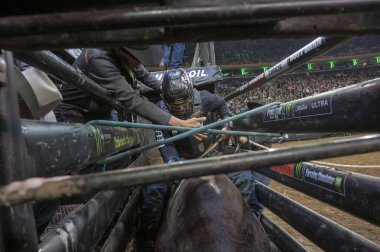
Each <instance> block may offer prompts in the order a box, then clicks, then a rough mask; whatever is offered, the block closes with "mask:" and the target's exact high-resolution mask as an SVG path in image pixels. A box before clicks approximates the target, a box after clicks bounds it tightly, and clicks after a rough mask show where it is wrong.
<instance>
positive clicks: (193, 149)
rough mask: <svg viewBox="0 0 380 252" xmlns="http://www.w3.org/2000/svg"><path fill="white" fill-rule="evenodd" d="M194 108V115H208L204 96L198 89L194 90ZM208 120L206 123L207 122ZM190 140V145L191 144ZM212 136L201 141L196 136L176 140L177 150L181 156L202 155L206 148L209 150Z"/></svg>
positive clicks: (195, 156) (193, 156)
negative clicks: (203, 100)
mask: <svg viewBox="0 0 380 252" xmlns="http://www.w3.org/2000/svg"><path fill="white" fill-rule="evenodd" d="M193 99H194V103H193V104H194V109H193V115H192V117H201V116H207V114H206V113H205V111H204V109H203V106H202V98H201V95H200V93H199V92H198V91H196V90H194V98H193ZM207 121H208V120H207ZM207 121H206V123H207ZM189 142H190V145H189ZM210 142H211V140H210V137H207V138H205V139H202V140H200V141H198V140H196V139H195V138H194V137H189V138H186V139H183V140H179V141H177V142H175V145H176V147H177V146H178V147H179V148H177V152H178V154H179V155H180V157H183V158H197V157H199V156H200V155H202V153H203V152H205V150H207V148H208V146H209V145H210Z"/></svg>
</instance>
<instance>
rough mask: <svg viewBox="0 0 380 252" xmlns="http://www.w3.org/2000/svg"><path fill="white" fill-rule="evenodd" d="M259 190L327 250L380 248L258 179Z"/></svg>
mask: <svg viewBox="0 0 380 252" xmlns="http://www.w3.org/2000/svg"><path fill="white" fill-rule="evenodd" d="M256 193H257V195H258V197H259V201H260V203H262V204H263V205H264V206H266V207H267V208H268V209H269V210H271V211H272V212H273V213H275V214H276V215H278V216H279V217H280V218H281V219H283V220H284V221H286V222H287V223H288V224H289V225H291V226H292V227H294V228H295V229H296V230H298V231H299V232H300V233H302V234H303V235H304V236H305V237H307V238H308V239H310V240H311V241H313V242H314V243H315V244H317V245H318V246H319V247H320V248H322V249H323V250H325V251H352V250H356V251H379V250H380V246H379V245H377V244H375V243H374V242H372V241H370V240H368V239H366V238H364V237H362V236H360V235H358V234H356V233H354V232H352V231H350V230H349V229H347V228H345V227H342V226H340V225H339V224H337V223H335V222H333V221H331V220H329V219H327V218H326V217H324V216H322V215H320V214H318V213H317V212H314V211H312V210H310V209H308V208H306V207H304V206H302V205H300V204H299V203H297V202H296V201H294V200H291V199H289V198H287V197H285V196H283V195H281V194H280V193H278V192H276V191H274V190H272V189H270V188H269V187H267V186H265V185H263V184H261V183H260V182H257V184H256Z"/></svg>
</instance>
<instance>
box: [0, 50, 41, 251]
mask: <svg viewBox="0 0 380 252" xmlns="http://www.w3.org/2000/svg"><path fill="white" fill-rule="evenodd" d="M4 59H5V61H4ZM4 59H0V64H1V65H2V66H1V67H0V71H2V72H0V75H1V76H3V77H4V76H6V78H5V79H3V80H1V79H0V81H1V82H0V120H1V128H0V185H6V184H8V183H9V182H12V181H14V180H22V179H26V178H27V177H29V176H30V175H31V173H30V171H27V170H25V167H24V158H25V156H24V153H25V152H24V150H25V144H24V139H23V137H22V134H21V124H20V116H19V109H18V104H17V94H16V91H15V89H14V66H13V55H12V53H11V52H5V53H4ZM4 70H5V72H6V75H4ZM0 217H1V226H2V231H3V241H4V248H5V251H15V252H16V251H37V243H38V242H37V234H36V226H35V221H34V216H33V211H32V205H31V204H30V203H29V204H20V205H14V206H12V207H9V208H5V207H3V208H1V209H0Z"/></svg>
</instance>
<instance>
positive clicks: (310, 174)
mask: <svg viewBox="0 0 380 252" xmlns="http://www.w3.org/2000/svg"><path fill="white" fill-rule="evenodd" d="M305 177H307V178H311V179H314V180H315V181H320V182H323V183H326V184H330V185H332V184H334V181H335V178H334V177H332V176H331V175H329V174H326V175H325V174H323V173H322V172H315V171H311V170H309V169H306V171H305Z"/></svg>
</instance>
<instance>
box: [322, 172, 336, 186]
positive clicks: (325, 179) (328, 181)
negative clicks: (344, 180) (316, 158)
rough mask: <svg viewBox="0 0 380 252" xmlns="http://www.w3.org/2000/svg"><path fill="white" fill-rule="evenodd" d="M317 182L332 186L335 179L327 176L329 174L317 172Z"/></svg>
mask: <svg viewBox="0 0 380 252" xmlns="http://www.w3.org/2000/svg"><path fill="white" fill-rule="evenodd" d="M318 180H319V181H322V182H324V183H326V184H330V185H332V184H334V181H335V178H334V177H332V176H331V175H329V174H326V175H325V174H323V173H322V172H319V173H318Z"/></svg>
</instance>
